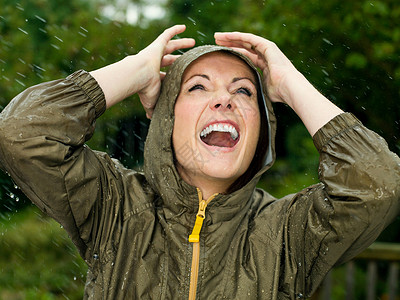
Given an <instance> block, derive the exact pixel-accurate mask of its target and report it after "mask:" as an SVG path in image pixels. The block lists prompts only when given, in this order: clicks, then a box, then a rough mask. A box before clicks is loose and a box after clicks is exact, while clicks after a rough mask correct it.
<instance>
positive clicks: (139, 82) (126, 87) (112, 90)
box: [90, 54, 149, 108]
mask: <svg viewBox="0 0 400 300" xmlns="http://www.w3.org/2000/svg"><path fill="white" fill-rule="evenodd" d="M145 67H146V65H145V60H143V59H141V58H140V54H137V55H131V56H127V57H125V58H124V59H122V60H120V61H118V62H116V63H113V64H111V65H108V66H105V67H103V68H100V69H98V70H94V71H91V72H90V74H91V75H92V76H93V77H94V79H96V81H97V82H98V84H99V86H100V87H101V89H102V90H103V93H104V96H105V99H106V105H107V108H109V107H111V106H113V105H114V104H117V103H118V102H120V101H122V100H124V99H125V98H127V97H129V96H131V95H133V94H135V93H137V92H139V90H140V89H141V88H142V87H143V86H145V85H146V81H147V80H148V79H149V78H146V76H143V74H144V72H141V70H143V69H144V68H145Z"/></svg>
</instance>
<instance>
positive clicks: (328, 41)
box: [322, 38, 333, 46]
mask: <svg viewBox="0 0 400 300" xmlns="http://www.w3.org/2000/svg"><path fill="white" fill-rule="evenodd" d="M322 40H323V41H324V42H325V43H327V44H328V45H331V46H333V44H332V42H331V41H330V40H328V39H326V38H323V39H322Z"/></svg>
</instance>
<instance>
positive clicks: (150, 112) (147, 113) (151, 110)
mask: <svg viewBox="0 0 400 300" xmlns="http://www.w3.org/2000/svg"><path fill="white" fill-rule="evenodd" d="M145 111H146V118H147V119H149V120H151V117H152V116H153V111H154V109H145Z"/></svg>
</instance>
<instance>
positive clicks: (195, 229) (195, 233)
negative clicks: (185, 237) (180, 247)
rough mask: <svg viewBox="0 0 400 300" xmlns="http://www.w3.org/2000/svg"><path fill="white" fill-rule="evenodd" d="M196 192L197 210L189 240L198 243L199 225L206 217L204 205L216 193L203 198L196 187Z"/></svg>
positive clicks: (200, 225)
mask: <svg viewBox="0 0 400 300" xmlns="http://www.w3.org/2000/svg"><path fill="white" fill-rule="evenodd" d="M197 194H198V195H199V210H198V211H197V215H196V221H195V223H194V227H193V231H192V234H191V235H189V242H190V243H198V242H199V241H200V231H201V227H202V226H203V221H204V219H205V218H206V207H207V205H208V203H210V202H211V200H212V199H214V198H215V196H217V195H218V193H216V194H214V195H212V196H211V197H210V198H208V199H207V201H206V200H203V194H202V193H201V191H200V189H199V188H197Z"/></svg>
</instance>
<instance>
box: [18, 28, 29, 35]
mask: <svg viewBox="0 0 400 300" xmlns="http://www.w3.org/2000/svg"><path fill="white" fill-rule="evenodd" d="M18 30H19V31H21V32H23V33H25V34H26V35H28V32H26V31H25V30H23V29H22V28H20V27H18Z"/></svg>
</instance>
